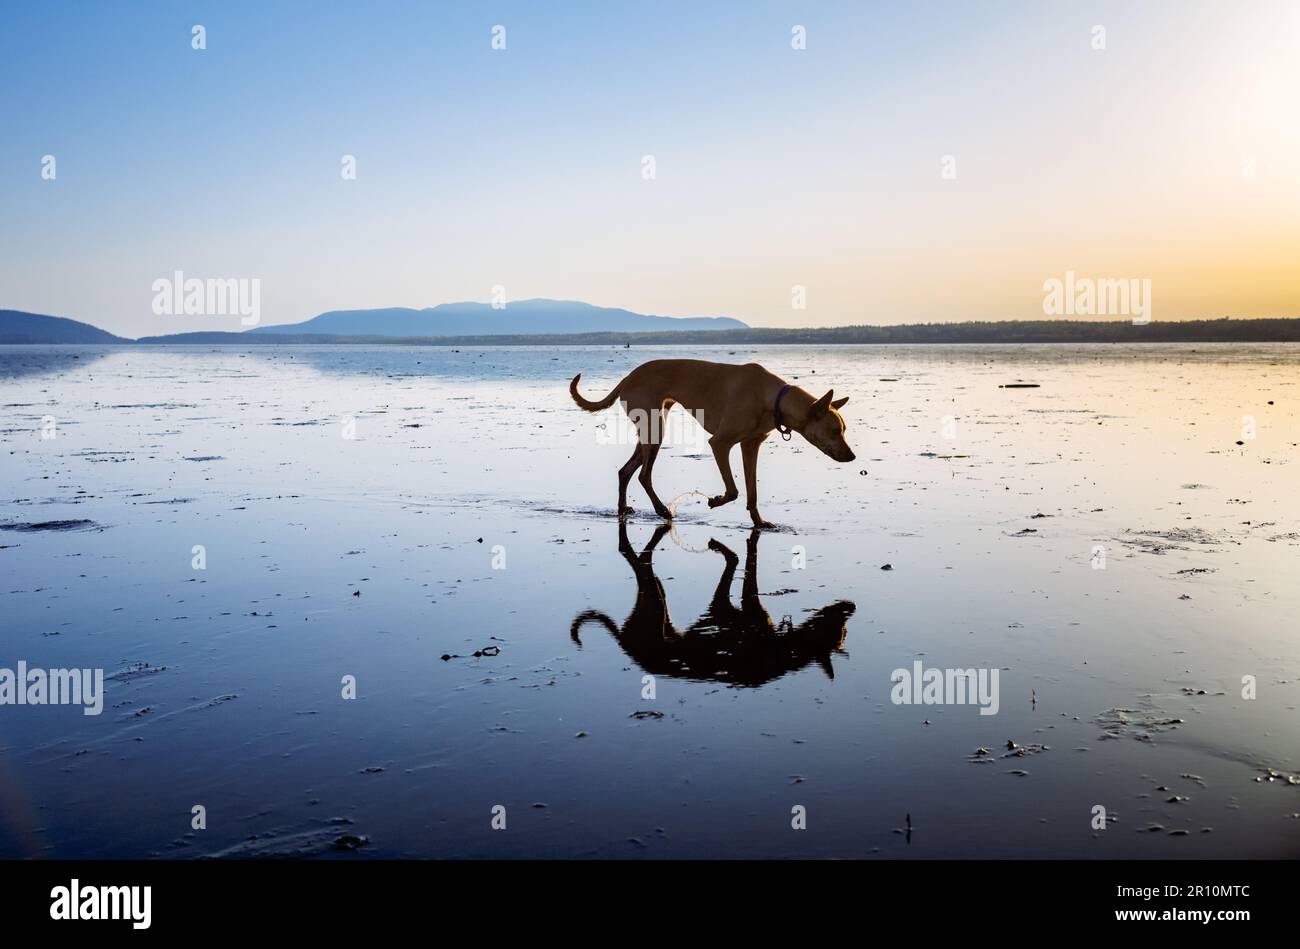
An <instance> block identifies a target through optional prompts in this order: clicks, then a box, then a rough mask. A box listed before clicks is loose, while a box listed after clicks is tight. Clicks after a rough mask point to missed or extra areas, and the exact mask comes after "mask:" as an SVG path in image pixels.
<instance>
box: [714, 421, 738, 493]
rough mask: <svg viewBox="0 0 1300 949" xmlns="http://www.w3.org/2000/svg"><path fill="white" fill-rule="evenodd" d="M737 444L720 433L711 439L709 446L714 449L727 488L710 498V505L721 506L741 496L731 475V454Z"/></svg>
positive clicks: (724, 485)
mask: <svg viewBox="0 0 1300 949" xmlns="http://www.w3.org/2000/svg"><path fill="white" fill-rule="evenodd" d="M735 444H736V443H735V442H733V441H728V440H726V439H723V438H721V437H720V436H718V435H714V436H713V437H712V438H710V439H709V447H710V448H712V449H713V459H714V460H715V461H716V462H717V463H718V471H719V472H721V473H722V486H723V488H725V489H726V493H725V494H719V495H718V496H717V497H714V498H709V507H721V506H722V505H724V504H730V503H731V502H732V501H734V500H736V498H738V497H740V492H739V491H737V490H736V479H735V478H733V477H732V476H731V457H730V456H731V449H732V448H733V447H734V446H735Z"/></svg>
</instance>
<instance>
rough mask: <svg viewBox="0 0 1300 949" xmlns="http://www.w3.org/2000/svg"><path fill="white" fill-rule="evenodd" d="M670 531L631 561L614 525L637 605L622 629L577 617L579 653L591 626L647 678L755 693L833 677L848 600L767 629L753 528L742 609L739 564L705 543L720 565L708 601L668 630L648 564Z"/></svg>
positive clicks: (664, 605) (604, 618) (595, 614)
mask: <svg viewBox="0 0 1300 949" xmlns="http://www.w3.org/2000/svg"><path fill="white" fill-rule="evenodd" d="M669 530H670V527H669V525H667V524H663V525H660V526H659V528H658V529H657V530H656V531H655V533H654V536H653V537H651V538H650V542H649V543H648V544H646V546H645V549H644V550H642V551H641V553H640V554H637V553H636V552H635V551H634V550H633V549H632V545H631V544H630V543H629V542H628V539H627V524H626V522H625V521H622V522H620V523H619V528H618V549H619V553H621V554H622V555H623V557H624V559H626V560H627V562H628V563H630V564H631V565H632V570H633V572H634V573H635V574H636V603H635V604H634V605H633V606H632V612H631V613H629V614H628V617H627V619H626V620H624V621H623V625H622V627H621V628H620V627H619V626H618V625H617V624H615V622H614V621H613V620H612V619H610V618H609V616H608V615H606V614H605V613H602V612H600V611H598V610H587V611H585V612H582V613H579V614H578V615H577V616H576V617H574V620H573V625H572V626H571V627H570V634H571V635H572V636H573V641H574V642H576V643H577V644H578V646H579V647H581V646H582V639H581V637H580V633H581V631H582V628H583V626H584V625H586V624H587V623H589V622H594V623H597V624H599V625H601V626H604V627H605V628H606V629H607V630H609V632H610V634H611V635H612V636H613V637H614V638H615V639H616V640H617V641H618V644H619V645H620V646H622V647H623V651H624V652H626V653H627V654H628V656H630V657H631V658H632V660H633V661H634V662H635V663H636V664H637V665H638V666H640V667H641V668H642V669H643V670H645V671H646V672H649V673H651V674H652V675H667V676H677V677H680V678H684V679H695V680H699V681H714V682H725V683H727V684H728V685H733V686H744V687H757V686H760V685H764V684H766V683H768V682H772V681H774V680H776V679H779V678H781V677H782V676H783V675H785V674H786V673H789V672H794V671H795V670H797V669H802V668H804V667H805V666H807V665H809V664H810V663H816V664H817V665H818V666H820V667H821V669H822V671H823V672H825V673H826V676H827V677H828V678H831V679H833V678H835V670H834V668H833V667H832V666H831V654H832V653H836V652H840V651H841V649H842V647H843V645H844V637H845V635H846V629H845V624H846V623H847V622H848V619H849V617H850V616H852V615H853V610H854V606H853V604H852V603H850V602H848V601H847V600H840V601H839V602H837V603H832V604H831V605H830V606H825V607H822V608H821V609H820V610H817V611H816V612H815V613H813V614H811V615H810V616H809V617H808V618H807V619H806V620H804V621H803V622H802V623H799V624H798V625H795V624H794V623H792V622H791V621H789V620H783V621H782V622H780V623H773V622H772V617H771V616H769V615H768V613H767V610H765V609H764V608H763V603H762V601H761V600H760V599H759V596H758V537H759V534H760V533H762V532H761V531H760V530H757V529H755V530H753V531H751V532H750V534H749V539H748V540H747V541H746V543H745V579H744V583H743V584H742V585H741V594H740V606H739V607H737V606H735V605H734V604H733V603H732V602H731V581H732V579H733V578H734V577H735V575H736V566H737V565H738V564H739V562H740V561H739V558H737V557H736V555H735V554H734V553H732V551H731V550H730V548H728V547H726V546H725V545H723V544H720V543H718V542H717V541H716V540H710V541H709V549H710V550H712V551H714V552H716V553H719V554H721V555H722V557H723V560H724V561H725V566H724V567H723V570H722V577H721V578H720V579H719V580H718V586H717V589H716V590H714V592H713V600H712V602H710V603H709V607H708V609H707V610H705V611H704V614H703V615H702V616H701V617H700V618H699V619H698V620H696V621H695V622H694V623H692V624H691V626H690V627H688V628H687V629H684V630H679V629H678V628H677V627H676V626H674V625H673V621H672V619H671V618H670V617H669V615H668V598H667V596H666V595H665V594H664V587H663V584H662V583H660V582H659V578H658V577H656V576H655V572H654V567H653V565H652V564H651V558H652V557H653V556H654V551H655V547H656V546H657V545H658V543H659V541H660V540H662V539H663V536H664V534H666V533H668V531H669Z"/></svg>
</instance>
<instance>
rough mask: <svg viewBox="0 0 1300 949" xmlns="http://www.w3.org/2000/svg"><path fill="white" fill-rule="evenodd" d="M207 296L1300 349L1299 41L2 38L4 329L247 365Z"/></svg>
mask: <svg viewBox="0 0 1300 949" xmlns="http://www.w3.org/2000/svg"><path fill="white" fill-rule="evenodd" d="M196 24H197V25H201V26H203V28H204V31H205V37H204V38H205V43H206V48H204V49H194V48H193V47H192V37H193V27H194V26H195V25H196ZM498 25H499V26H503V27H504V28H505V34H504V35H505V49H493V48H492V41H493V28H494V27H496V26H498ZM796 27H803V30H804V35H805V36H806V42H805V47H806V48H803V49H795V48H793V45H792V41H793V40H795V34H794V31H795V28H796ZM1099 27H1100V28H1102V29H1103V30H1104V34H1099V33H1098V32H1097V29H1098V28H1099ZM1099 38H1100V40H1101V41H1102V42H1101V45H1102V47H1103V48H1097V47H1098V41H1099ZM347 155H350V156H354V158H355V171H356V174H355V178H345V177H344V176H343V174H342V173H341V172H342V169H343V157H344V156H347ZM45 156H53V157H54V171H55V177H53V178H49V177H45V176H44V174H43V172H44V170H45V169H46V168H47V167H48V162H47V160H46V158H45ZM646 156H653V162H654V164H653V172H654V174H653V177H647V173H646V169H647V165H646V162H645V158H646ZM954 175H955V176H954ZM176 271H181V272H183V273H184V274H185V275H186V277H197V278H199V279H208V278H223V279H224V278H235V279H244V280H257V281H259V287H260V306H261V319H262V322H264V323H293V322H299V321H301V320H304V319H307V318H310V317H311V316H314V315H316V314H317V313H320V312H322V311H326V310H333V309H350V308H363V307H381V306H411V307H425V306H433V305H436V304H439V303H444V302H452V301H463V300H479V301H483V302H488V301H490V300H491V299H492V298H493V288H494V287H500V288H502V290H501V291H500V294H501V296H502V298H503V299H505V300H506V301H507V305H508V301H509V300H512V299H513V300H520V299H526V298H532V297H551V298H556V299H570V300H582V301H586V302H589V303H594V304H598V305H603V306H620V307H625V308H628V309H631V310H636V311H639V312H644V313H654V314H660V315H668V316H715V315H725V316H734V317H737V318H739V319H742V320H745V321H746V322H748V323H750V324H752V325H755V326H830V325H845V324H856V323H904V322H931V321H961V320H974V319H1042V318H1044V308H1043V307H1044V304H1043V301H1044V296H1045V293H1044V283H1045V281H1049V280H1052V279H1063V278H1064V277H1065V275H1066V273H1067V271H1070V272H1073V273H1075V274H1076V275H1078V276H1079V277H1085V278H1093V279H1098V280H1100V279H1141V280H1150V288H1151V290H1150V293H1151V316H1152V318H1153V319H1156V320H1168V319H1194V318H1207V317H1208V318H1213V317H1219V316H1228V315H1230V316H1234V317H1251V316H1300V3H1296V2H1294V0H1277V2H1271V0H1250V2H1231V3H1229V2H1226V0H1224V2H1203V0H1174V2H1157V0H1153V2H1141V3H1138V2H1131V0H1125V2H1119V3H1099V2H1072V3H1066V2H1015V0H998V2H993V0H987V2H985V0H962V2H928V0H917V2H907V3H904V2H898V3H868V2H861V0H859V2H846V3H837V2H825V0H818V2H802V3H801V2H785V3H726V2H680V3H678V2H656V3H654V4H641V3H630V2H628V3H621V2H607V3H595V2H592V3H586V2H550V3H537V2H525V3H501V2H483V3H468V2H466V3H454V4H453V3H436V2H427V0H426V2H419V3H399V2H382V0H381V2H376V3H371V4H356V3H346V4H345V3H340V2H320V3H293V2H280V3H274V4H268V3H258V2H249V3H244V2H221V3H186V2H165V3H129V4H126V3H121V4H116V3H115V4H105V3H90V2H86V3H71V2H51V3H41V4H23V5H21V6H20V5H17V4H5V5H3V6H0V308H9V309H21V310H30V311H33V312H39V313H49V314H54V315H59V316H68V317H72V318H74V319H80V320H84V321H86V322H89V323H93V324H95V325H97V326H101V327H103V328H105V329H108V330H110V331H112V332H115V333H119V334H122V335H127V336H138V335H147V334H157V333H171V332H184V331H189V330H203V329H224V330H236V329H240V328H242V327H241V326H240V325H239V318H238V316H231V315H211V316H201V315H189V316H185V315H171V316H166V315H158V314H156V313H155V312H154V311H153V307H152V303H153V300H154V295H155V293H154V289H153V284H154V281H156V280H158V279H160V278H166V277H170V276H171V275H172V274H173V273H174V272H176ZM796 287H801V288H803V291H802V301H803V306H802V307H800V306H798V305H797V304H798V302H799V295H798V294H797V293H796V291H795V289H794V288H796Z"/></svg>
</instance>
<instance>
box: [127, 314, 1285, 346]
mask: <svg viewBox="0 0 1300 949" xmlns="http://www.w3.org/2000/svg"><path fill="white" fill-rule="evenodd" d="M139 342H141V343H148V344H154V343H157V344H181V343H191V344H200V343H202V344H235V345H239V344H243V345H247V344H250V343H255V344H259V345H274V344H277V343H278V344H281V345H289V344H295V343H316V344H327V343H328V344H340V345H364V344H372V345H373V344H376V343H381V344H383V343H386V344H393V345H403V346H467V347H468V346H623V345H638V346H654V345H657V346H673V345H698V346H737V345H764V344H773V343H777V344H782V345H787V346H843V345H863V344H874V345H918V344H945V343H947V344H953V343H982V344H998V343H1002V344H1016V343H1079V344H1085V343H1087V344H1099V343H1300V319H1296V318H1282V317H1279V318H1268V319H1256V320H1232V319H1227V318H1224V319H1219V320H1180V321H1170V322H1163V323H1162V322H1159V321H1153V322H1151V323H1148V324H1146V325H1145V326H1134V325H1133V323H1132V322H1130V321H1128V320H1108V321H1104V322H1103V321H1098V320H1005V321H987V322H978V323H905V324H898V325H892V326H822V327H809V328H806V329H803V328H801V329H779V328H775V327H762V328H745V329H733V330H722V331H709V330H704V331H700V330H685V331H676V332H661V331H652V332H640V333H637V332H633V333H606V332H599V333H556V334H551V335H532V334H523V333H521V334H495V335H489V334H477V333H468V334H465V335H463V336H407V337H398V336H329V335H324V334H319V335H297V334H294V335H288V334H285V335H280V334H275V333H266V334H257V335H251V336H250V335H249V334H248V333H216V332H209V333H183V334H180V335H176V336H146V337H144V338H143V339H141V340H139Z"/></svg>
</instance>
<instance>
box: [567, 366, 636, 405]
mask: <svg viewBox="0 0 1300 949" xmlns="http://www.w3.org/2000/svg"><path fill="white" fill-rule="evenodd" d="M581 378H582V373H578V374H577V375H576V376H574V377H573V381H572V382H570V383H569V395H571V396H573V401H574V402H577V403H578V408H580V409H583V410H584V411H587V412H599V411H600V410H601V409H607V408H609V407H610V406H611V405H613V404H614V400H615V399H617V398H618V391H619V389H622V388H623V383H621V382H620V383H619V384H618V385H616V386H614V388H613V389H611V390H610V393H609V395H607V396H605V398H603V399H601V400H600V401H599V402H592V401H590V400H588V399H584V398H583V397H582V394H581V393H579V392H578V380H579V379H581Z"/></svg>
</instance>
